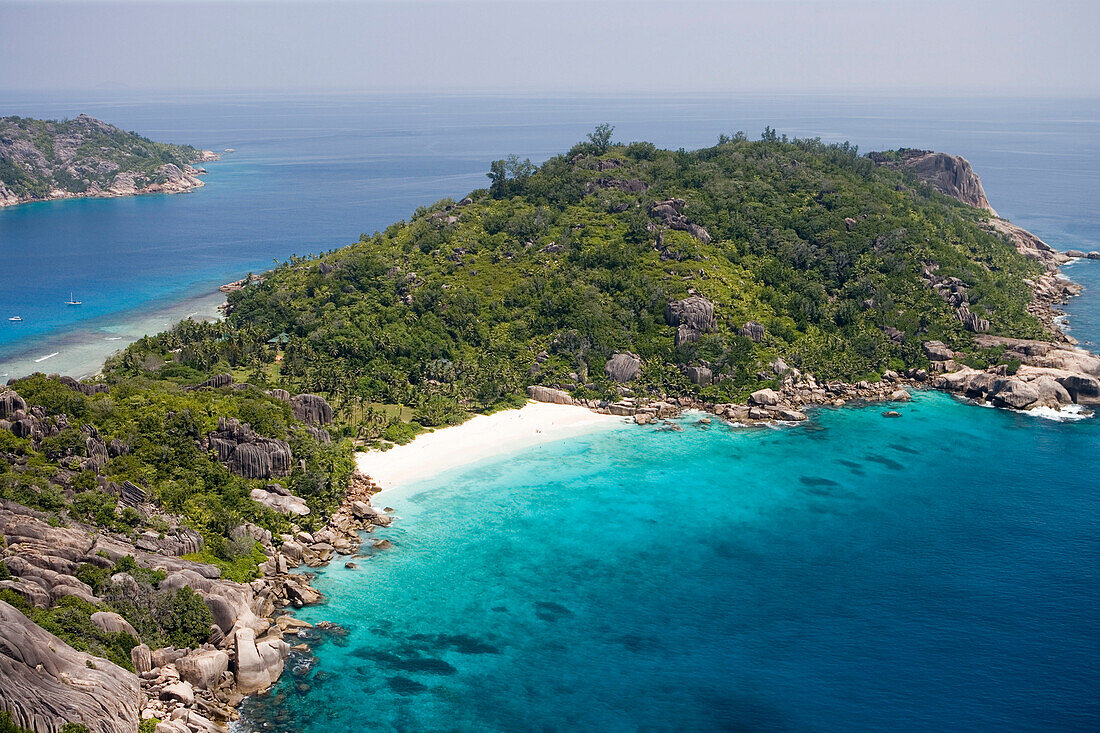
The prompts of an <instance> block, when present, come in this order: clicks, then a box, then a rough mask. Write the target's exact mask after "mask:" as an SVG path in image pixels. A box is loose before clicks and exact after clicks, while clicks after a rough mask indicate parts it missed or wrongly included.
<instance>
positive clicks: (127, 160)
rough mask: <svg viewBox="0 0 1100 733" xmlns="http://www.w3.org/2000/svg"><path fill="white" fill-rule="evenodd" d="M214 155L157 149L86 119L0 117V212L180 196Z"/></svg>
mask: <svg viewBox="0 0 1100 733" xmlns="http://www.w3.org/2000/svg"><path fill="white" fill-rule="evenodd" d="M217 159H218V156H217V154H216V153H214V152H212V151H209V150H199V149H198V148H193V147H191V146H190V145H169V144H166V143H158V142H153V141H152V140H149V139H148V138H145V137H142V136H141V135H138V134H137V133H134V132H124V131H123V130H120V129H118V128H117V127H114V126H113V125H109V124H107V123H106V122H103V121H101V120H97V119H95V118H94V117H89V116H88V115H84V114H82V115H79V116H77V117H76V118H74V119H71V120H36V119H30V118H27V117H0V206H13V205H15V204H22V203H27V202H31V201H50V200H53V199H65V198H78V197H93V196H94V197H107V196H133V195H137V194H144V193H179V192H181V191H189V190H191V189H193V188H197V187H199V186H202V185H203V183H202V181H201V180H200V179H199V178H198V176H200V175H202V174H203V173H205V172H206V171H205V170H203V169H202V168H201V167H197V166H195V165H194V164H195V163H200V162H207V161H212V160H217Z"/></svg>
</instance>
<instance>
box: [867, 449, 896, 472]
mask: <svg viewBox="0 0 1100 733" xmlns="http://www.w3.org/2000/svg"><path fill="white" fill-rule="evenodd" d="M866 458H867V460H868V461H874V462H875V463H881V464H882V465H883V466H886V467H887V468H889V469H892V470H894V471H904V470H905V466H903V465H901V464H900V463H898V462H897V461H893V460H891V459H889V458H887V457H886V456H876V455H874V454H873V453H868V454H867V456H866Z"/></svg>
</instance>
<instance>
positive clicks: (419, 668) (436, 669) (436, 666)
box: [392, 657, 458, 674]
mask: <svg viewBox="0 0 1100 733" xmlns="http://www.w3.org/2000/svg"><path fill="white" fill-rule="evenodd" d="M392 666H393V667H394V668H396V669H400V670H402V671H404V672H422V673H424V674H454V673H455V672H457V671H458V670H457V669H455V668H454V667H453V666H451V665H450V664H448V663H447V662H445V661H443V660H442V659H436V658H435V657H413V658H412V659H400V660H399V661H398V662H396V663H395V664H393V665H392Z"/></svg>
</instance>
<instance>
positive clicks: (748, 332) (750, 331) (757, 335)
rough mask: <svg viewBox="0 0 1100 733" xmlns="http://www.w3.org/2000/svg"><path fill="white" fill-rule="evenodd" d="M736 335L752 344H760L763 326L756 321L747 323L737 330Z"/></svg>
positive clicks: (762, 336) (762, 337)
mask: <svg viewBox="0 0 1100 733" xmlns="http://www.w3.org/2000/svg"><path fill="white" fill-rule="evenodd" d="M737 333H738V334H739V335H741V336H744V337H745V338H747V339H749V340H751V341H753V342H754V343H760V342H761V341H763V340H764V325H763V324H762V323H757V322H756V321H748V322H747V323H746V324H745V325H744V326H741V328H739V329H737Z"/></svg>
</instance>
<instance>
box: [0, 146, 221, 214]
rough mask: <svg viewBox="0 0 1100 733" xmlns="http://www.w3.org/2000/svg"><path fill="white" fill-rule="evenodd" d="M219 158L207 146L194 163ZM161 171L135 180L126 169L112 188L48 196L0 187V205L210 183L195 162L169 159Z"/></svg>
mask: <svg viewBox="0 0 1100 733" xmlns="http://www.w3.org/2000/svg"><path fill="white" fill-rule="evenodd" d="M218 158H219V156H218V154H217V153H215V152H213V151H210V150H203V151H202V157H200V158H199V159H198V160H196V161H194V163H208V162H211V161H215V160H218ZM157 173H158V175H159V176H160V177H163V178H164V180H163V181H158V182H153V183H148V184H140V183H138V182H137V181H136V180H135V178H134V176H133V175H130V174H126V173H123V174H120V175H119V176H118V177H117V178H115V180H114V183H112V184H111V186H110V187H108V188H99V187H98V186H92V187H89V189H88V190H86V191H83V192H80V193H76V192H73V191H64V190H62V189H59V188H55V189H53V190H51V191H50V192H49V193H48V194H46V195H45V196H18V195H16V194H14V193H12V192H11V191H7V190H5V189H4V188H2V187H0V208H3V207H5V206H18V205H19V204H30V203H34V202H36V201H60V200H62V199H86V198H97V199H103V198H120V197H123V196H142V195H145V194H150V193H186V192H187V191H190V190H192V189H195V188H201V187H202V186H205V185H206V183H205V182H203V181H202V179H200V178H199V176H203V175H206V169H205V168H203V167H202V166H198V165H194V164H189V165H184V166H177V165H176V164H174V163H166V164H165V165H163V166H161V167H160V168H159V169H158V171H157Z"/></svg>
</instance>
